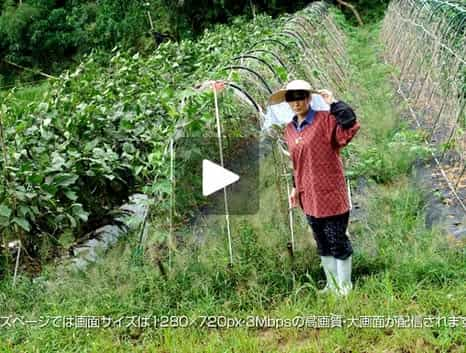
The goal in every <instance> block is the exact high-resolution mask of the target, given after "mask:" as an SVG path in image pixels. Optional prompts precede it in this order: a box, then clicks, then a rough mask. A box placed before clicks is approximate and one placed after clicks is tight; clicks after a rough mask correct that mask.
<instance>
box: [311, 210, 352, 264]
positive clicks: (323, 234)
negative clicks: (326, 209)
mask: <svg viewBox="0 0 466 353" xmlns="http://www.w3.org/2000/svg"><path fill="white" fill-rule="evenodd" d="M306 218H307V221H308V223H309V225H310V226H311V228H312V232H313V234H314V238H315V240H316V242H317V252H318V254H319V255H320V256H333V257H335V258H337V259H340V260H345V259H347V258H348V257H349V256H351V254H352V253H353V247H352V246H351V242H350V240H349V239H348V236H347V235H346V229H347V228H348V220H349V211H348V212H346V213H343V214H340V215H336V216H330V217H322V218H316V217H313V216H310V215H306Z"/></svg>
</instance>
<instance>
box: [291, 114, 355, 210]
mask: <svg viewBox="0 0 466 353" xmlns="http://www.w3.org/2000/svg"><path fill="white" fill-rule="evenodd" d="M359 128H360V125H359V123H358V122H356V124H355V125H353V127H351V128H349V129H343V128H342V127H341V126H339V125H337V122H336V120H335V117H334V116H333V115H331V114H330V113H329V112H325V111H318V112H316V113H315V116H314V119H313V120H312V123H311V124H309V125H308V126H306V127H305V128H303V130H301V131H297V129H296V127H295V125H294V123H293V122H290V123H288V125H287V126H286V128H285V141H286V143H287V145H288V151H289V152H290V154H291V159H292V161H293V170H294V181H295V185H296V191H297V192H298V195H299V198H298V199H299V201H300V206H301V208H302V209H303V211H304V213H305V214H307V215H311V216H314V217H328V216H334V215H339V214H342V213H345V212H347V211H348V210H349V200H348V192H347V187H346V182H345V176H344V173H343V163H342V161H341V158H340V153H339V151H340V149H341V148H342V147H344V146H345V145H346V144H348V143H349V142H350V141H351V139H352V138H353V137H354V135H356V133H357V131H358V130H359Z"/></svg>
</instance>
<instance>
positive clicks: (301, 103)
mask: <svg viewBox="0 0 466 353" xmlns="http://www.w3.org/2000/svg"><path fill="white" fill-rule="evenodd" d="M288 104H289V105H290V107H291V109H292V110H293V111H294V112H295V113H296V114H297V115H300V116H304V115H306V114H307V112H308V111H309V97H308V98H304V99H301V100H295V101H292V102H288Z"/></svg>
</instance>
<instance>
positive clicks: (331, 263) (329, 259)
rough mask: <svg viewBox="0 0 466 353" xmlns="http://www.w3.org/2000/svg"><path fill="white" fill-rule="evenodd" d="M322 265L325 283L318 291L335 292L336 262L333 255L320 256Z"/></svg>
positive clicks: (336, 280)
mask: <svg viewBox="0 0 466 353" xmlns="http://www.w3.org/2000/svg"><path fill="white" fill-rule="evenodd" d="M320 259H321V261H322V267H323V268H324V272H325V278H326V280H327V284H326V285H325V288H324V289H322V290H321V291H319V293H327V292H334V293H336V289H337V285H338V274H337V262H336V260H337V259H335V258H334V257H333V256H321V257H320Z"/></svg>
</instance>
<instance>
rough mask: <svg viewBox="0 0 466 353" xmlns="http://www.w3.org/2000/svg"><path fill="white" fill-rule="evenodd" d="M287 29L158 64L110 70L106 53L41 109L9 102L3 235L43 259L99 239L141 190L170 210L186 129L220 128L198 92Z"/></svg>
mask: <svg viewBox="0 0 466 353" xmlns="http://www.w3.org/2000/svg"><path fill="white" fill-rule="evenodd" d="M279 23H280V21H279V20H276V21H274V20H272V19H271V18H269V17H263V16H261V17H258V18H257V21H256V22H255V23H247V22H244V21H242V20H239V19H238V20H237V21H236V22H235V24H234V25H233V26H230V27H228V26H218V27H217V28H216V30H215V31H210V32H206V33H205V35H204V36H203V37H201V38H200V39H199V40H198V41H196V42H193V41H190V40H186V41H181V42H180V43H165V44H163V45H161V46H160V47H159V50H158V51H157V52H156V53H155V54H154V55H152V56H150V57H148V58H143V57H142V56H140V55H139V54H136V55H131V54H129V53H125V52H120V51H116V52H115V53H114V56H113V57H112V58H111V60H110V62H109V63H107V67H103V66H102V65H101V57H100V56H99V54H98V53H96V54H93V55H90V56H88V57H86V59H85V61H84V62H83V63H82V64H80V65H79V66H78V67H77V69H76V70H75V71H74V72H65V73H64V74H63V75H62V76H61V77H60V79H59V80H56V81H53V82H52V81H51V82H50V86H49V87H48V89H47V91H46V92H45V95H44V96H43V97H42V98H41V99H40V100H38V101H32V102H28V103H25V101H24V98H25V97H24V96H21V95H19V94H18V93H15V92H14V91H13V92H12V93H11V94H9V95H7V96H6V97H5V99H4V100H3V104H2V105H1V106H0V109H1V110H0V114H1V117H2V120H3V124H4V125H5V127H6V130H5V139H6V146H5V147H4V149H5V151H6V155H7V156H8V157H7V160H6V162H5V160H3V158H2V161H1V162H0V165H1V166H2V168H6V169H5V170H6V174H7V178H3V179H2V184H1V186H0V200H1V205H2V209H3V210H4V211H5V212H3V213H4V214H3V217H2V218H1V219H0V221H1V223H0V228H1V230H2V231H3V232H6V233H13V234H17V233H18V232H20V233H25V234H27V236H26V238H27V239H28V240H29V243H28V244H29V245H28V248H29V251H30V253H31V255H37V254H38V251H39V248H40V244H41V242H42V241H43V239H46V238H48V237H51V239H59V238H60V236H61V234H62V233H64V232H66V231H67V230H69V229H73V230H74V232H75V235H76V236H79V235H80V234H82V233H83V232H86V231H89V230H91V229H92V227H93V225H95V224H96V223H97V224H98V222H99V220H100V219H101V218H102V217H103V216H104V215H105V214H106V213H107V212H108V211H109V210H110V209H112V208H113V207H114V206H115V205H118V204H120V203H121V202H122V201H123V200H124V199H125V198H126V197H127V196H128V195H129V194H130V193H131V192H133V190H135V189H139V190H141V189H143V190H144V191H145V192H147V193H149V194H152V195H154V197H155V199H156V200H157V201H158V202H159V203H160V204H161V205H160V207H161V208H163V207H164V206H163V204H164V202H166V201H167V199H168V194H169V191H170V189H169V187H167V176H168V165H169V163H167V158H168V157H167V154H166V152H165V151H166V146H167V144H168V140H169V138H170V137H171V136H172V135H173V133H174V129H175V126H176V124H177V123H178V122H179V121H180V120H181V119H182V118H183V119H184V120H183V121H184V123H187V126H186V127H185V133H187V134H191V135H192V136H204V135H205V132H204V131H205V129H206V128H208V127H209V126H212V112H209V111H206V109H205V107H206V105H208V106H209V107H212V98H213V97H212V95H211V94H202V95H197V94H196V95H195V94H194V91H193V90H192V88H191V87H192V85H193V84H194V83H195V82H196V81H200V80H205V79H206V78H207V77H209V76H211V77H212V76H214V75H215V74H214V73H215V72H216V71H218V69H219V68H220V67H222V66H225V65H226V64H227V62H228V60H229V58H230V57H232V56H234V55H238V54H239V53H240V52H241V51H242V50H243V48H244V47H245V46H248V45H251V43H252V42H253V41H254V40H256V38H257V37H260V36H264V35H269V34H271V33H272V32H273V31H274V30H278V29H277V28H274V27H276V26H277V24H279ZM219 48H221V49H222V50H219ZM24 94H25V93H24ZM182 101H184V102H185V103H186V104H185V108H184V109H181V110H180V109H178V107H179V106H180V102H182ZM226 105H228V103H227V104H226ZM229 109H230V114H231V115H232V119H229V123H228V124H226V125H225V127H226V128H228V126H231V127H233V126H235V124H236V125H237V124H238V123H235V122H234V121H235V120H238V121H240V119H242V115H241V114H237V112H238V111H237V108H236V107H235V106H234V105H232V103H231V104H230V108H229ZM212 131H213V130H212ZM186 207H189V205H186Z"/></svg>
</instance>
